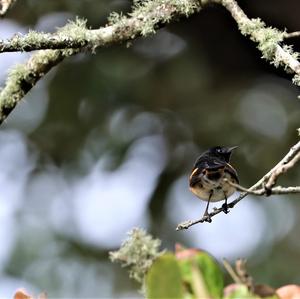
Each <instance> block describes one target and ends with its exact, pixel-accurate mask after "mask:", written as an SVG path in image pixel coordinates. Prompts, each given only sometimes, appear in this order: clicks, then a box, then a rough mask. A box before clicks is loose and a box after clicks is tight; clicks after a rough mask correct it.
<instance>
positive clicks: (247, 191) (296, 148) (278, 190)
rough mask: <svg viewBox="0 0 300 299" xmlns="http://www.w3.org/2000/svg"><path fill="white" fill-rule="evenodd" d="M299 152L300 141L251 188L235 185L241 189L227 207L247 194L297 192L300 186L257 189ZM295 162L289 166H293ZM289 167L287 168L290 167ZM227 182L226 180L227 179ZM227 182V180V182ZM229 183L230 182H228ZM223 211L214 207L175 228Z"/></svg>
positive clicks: (190, 224) (182, 227)
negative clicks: (269, 190) (268, 189)
mask: <svg viewBox="0 0 300 299" xmlns="http://www.w3.org/2000/svg"><path fill="white" fill-rule="evenodd" d="M299 153H300V141H299V142H298V143H296V144H295V145H294V146H293V147H291V149H290V150H289V152H288V153H287V154H286V155H285V156H284V158H283V159H282V160H281V161H280V162H278V163H277V164H276V165H275V166H274V167H273V168H272V169H271V170H270V171H269V172H268V173H267V174H265V175H264V176H263V177H262V178H261V179H260V180H259V181H257V182H256V183H255V184H254V185H253V186H252V187H251V188H249V189H246V188H244V187H241V186H239V185H235V186H236V187H237V189H238V190H240V191H243V193H241V194H240V195H239V196H238V198H236V199H235V200H234V201H232V202H231V203H230V204H228V208H231V209H232V208H233V207H234V206H235V205H236V204H237V203H239V202H240V201H241V200H242V199H243V198H245V197H246V196H247V195H248V194H250V193H251V194H254V195H264V194H266V195H271V194H290V193H299V192H300V187H287V188H284V187H280V186H279V187H276V188H271V193H268V191H267V190H266V189H265V188H264V187H263V188H261V189H259V190H258V188H259V187H262V186H263V185H264V183H265V182H266V181H268V180H269V179H270V177H271V176H272V175H273V173H274V172H276V171H277V170H278V169H282V167H284V166H285V165H289V162H291V161H294V159H296V160H297V159H298V154H299ZM294 165H295V163H294V164H293V165H292V166H291V167H293V166H294ZM291 167H289V168H288V169H290V168H291ZM227 182H228V181H227ZM228 183H229V182H228ZM230 184H231V183H230ZM223 211H224V208H223V207H221V208H215V209H214V210H213V211H212V212H211V213H209V215H207V216H204V217H202V218H200V219H197V220H188V221H185V222H182V223H180V224H178V226H177V228H176V230H183V229H188V228H189V227H191V226H193V225H195V224H197V223H203V222H205V221H206V220H207V219H209V218H212V217H213V216H215V215H217V214H219V213H221V212H223Z"/></svg>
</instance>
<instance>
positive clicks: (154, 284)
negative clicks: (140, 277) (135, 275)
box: [146, 253, 183, 299]
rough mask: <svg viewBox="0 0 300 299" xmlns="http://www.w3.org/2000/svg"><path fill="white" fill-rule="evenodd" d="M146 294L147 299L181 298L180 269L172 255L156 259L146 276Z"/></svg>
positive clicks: (166, 254)
mask: <svg viewBox="0 0 300 299" xmlns="http://www.w3.org/2000/svg"><path fill="white" fill-rule="evenodd" d="M146 294H147V298H149V299H152V298H153V299H154V298H156V299H158V298H159V299H162V298H164V299H166V298H170V299H171V298H176V299H179V298H183V285H182V277H181V273H180V268H179V265H178V262H177V260H176V258H175V256H174V255H173V254H172V253H165V254H163V255H162V256H160V257H158V258H157V259H156V260H155V261H154V263H153V264H152V266H151V267H150V269H149V271H148V273H147V275H146Z"/></svg>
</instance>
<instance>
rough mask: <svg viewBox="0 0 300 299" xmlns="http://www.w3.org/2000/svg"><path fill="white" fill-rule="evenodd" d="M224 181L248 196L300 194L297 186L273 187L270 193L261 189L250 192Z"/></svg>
mask: <svg viewBox="0 0 300 299" xmlns="http://www.w3.org/2000/svg"><path fill="white" fill-rule="evenodd" d="M224 181H225V182H226V183H228V184H229V185H231V186H233V187H235V188H236V190H237V191H241V192H246V193H248V194H253V195H257V196H261V195H266V196H269V195H282V194H291V193H300V187H299V186H295V187H282V186H277V187H273V188H271V189H270V191H267V190H266V188H265V187H264V188H260V189H257V190H250V189H247V188H245V187H243V186H241V185H239V184H235V183H232V182H230V181H228V180H227V179H224Z"/></svg>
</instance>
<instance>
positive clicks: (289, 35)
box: [284, 31, 300, 38]
mask: <svg viewBox="0 0 300 299" xmlns="http://www.w3.org/2000/svg"><path fill="white" fill-rule="evenodd" d="M298 36H300V31H295V32H290V33H287V32H286V33H285V34H284V38H293V37H298Z"/></svg>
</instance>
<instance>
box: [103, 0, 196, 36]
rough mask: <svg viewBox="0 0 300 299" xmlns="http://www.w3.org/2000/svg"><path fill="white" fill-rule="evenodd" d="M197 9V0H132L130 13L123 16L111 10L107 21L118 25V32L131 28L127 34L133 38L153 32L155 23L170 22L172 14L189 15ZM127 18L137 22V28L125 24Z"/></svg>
mask: <svg viewBox="0 0 300 299" xmlns="http://www.w3.org/2000/svg"><path fill="white" fill-rule="evenodd" d="M198 10H200V4H199V2H198V1H197V0H143V1H141V0H134V1H133V5H132V11H131V13H128V15H127V16H124V15H122V14H118V13H115V12H113V13H111V14H110V16H109V18H108V21H109V24H110V25H118V27H119V28H120V34H121V33H122V32H124V31H125V30H129V31H130V30H132V31H133V32H132V34H129V35H130V36H131V38H134V37H135V36H136V35H137V34H141V35H142V36H147V35H150V34H154V33H155V31H156V27H157V25H159V24H165V23H168V22H170V20H171V19H172V18H174V14H176V15H177V16H178V17H179V16H183V15H184V16H189V15H191V14H192V13H195V12H196V11H198ZM129 18H130V19H131V21H135V22H137V23H136V24H139V30H136V28H128V26H126V21H127V20H128V19H129ZM124 25H125V26H124ZM123 26H124V28H122V27H123ZM133 27H134V26H133Z"/></svg>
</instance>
